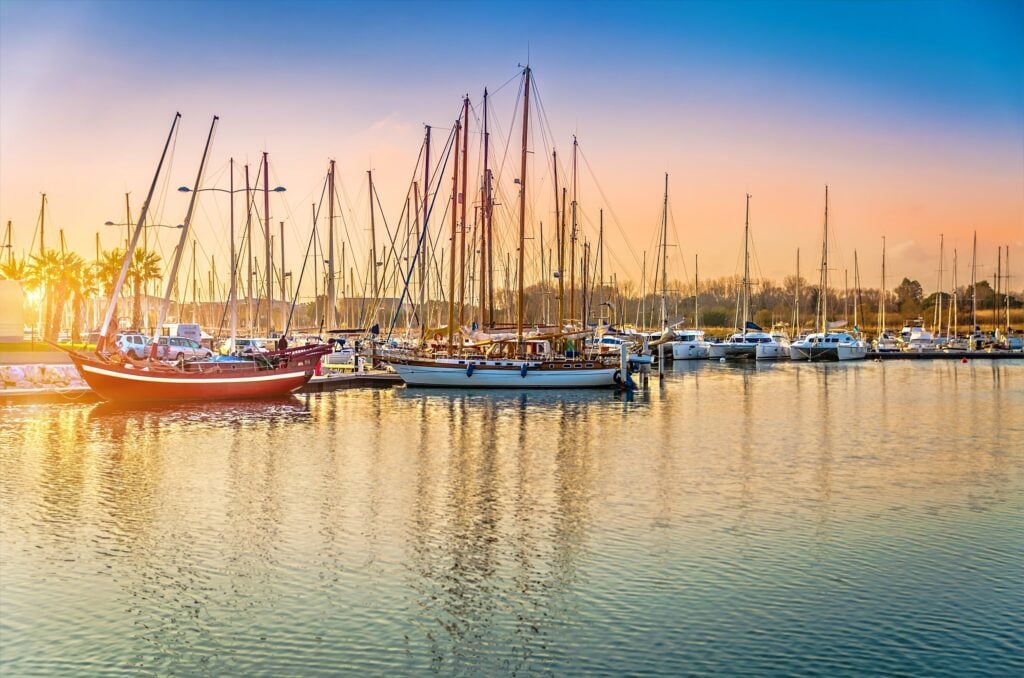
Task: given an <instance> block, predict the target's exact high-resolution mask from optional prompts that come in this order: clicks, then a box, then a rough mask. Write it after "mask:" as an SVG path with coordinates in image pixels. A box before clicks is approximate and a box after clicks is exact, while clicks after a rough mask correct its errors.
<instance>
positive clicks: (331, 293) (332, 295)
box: [327, 160, 338, 329]
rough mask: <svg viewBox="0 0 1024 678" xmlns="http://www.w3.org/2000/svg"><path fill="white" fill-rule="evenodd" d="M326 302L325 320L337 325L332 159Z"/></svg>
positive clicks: (332, 163)
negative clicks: (327, 308) (328, 305)
mask: <svg viewBox="0 0 1024 678" xmlns="http://www.w3.org/2000/svg"><path fill="white" fill-rule="evenodd" d="M327 267H328V271H327V303H328V304H330V309H331V310H330V311H328V313H327V322H328V323H329V326H330V328H331V329H336V328H337V327H338V290H337V288H336V287H335V284H334V270H335V265H334V161H333V160H331V168H330V170H329V171H328V173H327Z"/></svg>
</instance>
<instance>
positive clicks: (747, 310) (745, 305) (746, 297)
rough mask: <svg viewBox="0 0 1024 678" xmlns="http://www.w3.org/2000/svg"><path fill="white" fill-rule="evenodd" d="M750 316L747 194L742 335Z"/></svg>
mask: <svg viewBox="0 0 1024 678" xmlns="http://www.w3.org/2000/svg"><path fill="white" fill-rule="evenodd" d="M749 315H750V194H749V193H747V212H746V217H744V220H743V335H744V336H746V334H747V320H749V317H748V316H749Z"/></svg>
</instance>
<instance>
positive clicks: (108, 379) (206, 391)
mask: <svg viewBox="0 0 1024 678" xmlns="http://www.w3.org/2000/svg"><path fill="white" fill-rule="evenodd" d="M71 359H72V361H73V362H74V363H75V367H76V368H78V372H79V374H81V375H82V378H83V379H84V380H85V382H86V383H87V384H89V386H90V387H91V388H92V390H93V391H95V392H96V393H97V394H98V395H99V396H100V397H101V398H103V399H104V400H114V401H120V402H158V401H168V400H238V399H248V398H274V397H280V396H284V395H287V394H289V393H291V392H292V391H295V390H296V389H298V388H301V387H302V386H303V385H304V384H305V383H306V382H307V381H309V379H310V378H311V377H312V376H313V370H314V368H315V366H316V362H317V361H318V360H319V356H315V357H310V358H309V359H307V360H299V361H295V362H293V363H292V364H289V365H288V366H286V367H278V368H273V369H255V368H249V367H245V368H237V369H219V368H217V367H216V366H215V364H214V366H213V367H211V368H210V369H207V370H203V371H181V370H173V369H149V368H147V367H136V366H132V365H122V364H119V363H114V362H108V361H104V360H97V359H92V358H88V357H85V356H82V355H72V356H71Z"/></svg>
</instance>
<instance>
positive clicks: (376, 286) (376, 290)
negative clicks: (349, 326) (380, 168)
mask: <svg viewBox="0 0 1024 678" xmlns="http://www.w3.org/2000/svg"><path fill="white" fill-rule="evenodd" d="M366 179H367V181H368V182H369V186H370V189H369V190H370V199H369V202H370V252H371V254H370V256H371V257H373V261H372V262H371V264H370V268H371V269H373V298H374V303H375V304H376V300H377V299H379V298H380V283H379V281H378V279H377V225H376V223H375V222H374V220H373V170H366Z"/></svg>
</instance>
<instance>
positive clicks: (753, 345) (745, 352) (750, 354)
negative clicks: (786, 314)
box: [708, 322, 778, 360]
mask: <svg viewBox="0 0 1024 678" xmlns="http://www.w3.org/2000/svg"><path fill="white" fill-rule="evenodd" d="M760 346H765V347H766V348H765V349H764V350H765V351H767V352H775V350H776V347H777V346H778V342H776V341H775V338H774V337H772V335H771V333H769V332H765V331H764V330H763V329H761V328H760V327H758V326H757V325H756V324H754V323H752V322H748V323H747V324H746V326H745V328H744V330H743V331H742V332H737V333H736V334H733V335H732V336H730V337H729V338H728V339H726V340H725V341H721V342H717V343H714V344H709V345H708V355H709V357H711V358H724V359H726V360H756V359H757V351H758V347H760Z"/></svg>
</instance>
